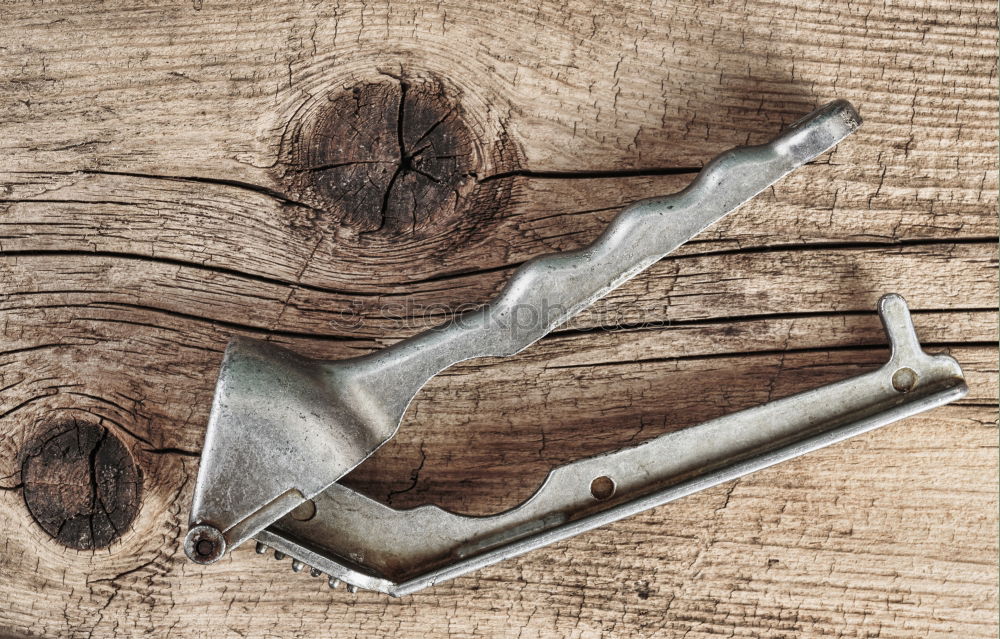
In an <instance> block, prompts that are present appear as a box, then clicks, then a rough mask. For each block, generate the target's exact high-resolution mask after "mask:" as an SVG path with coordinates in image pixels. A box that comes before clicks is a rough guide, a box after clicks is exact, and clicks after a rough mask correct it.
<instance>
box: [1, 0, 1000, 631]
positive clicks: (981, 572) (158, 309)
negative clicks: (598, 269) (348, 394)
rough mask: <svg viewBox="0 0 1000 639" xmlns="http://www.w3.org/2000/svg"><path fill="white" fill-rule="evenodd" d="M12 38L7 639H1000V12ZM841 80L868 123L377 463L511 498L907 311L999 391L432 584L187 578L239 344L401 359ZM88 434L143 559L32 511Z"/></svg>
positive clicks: (4, 101)
mask: <svg viewBox="0 0 1000 639" xmlns="http://www.w3.org/2000/svg"><path fill="white" fill-rule="evenodd" d="M0 21H2V23H3V24H4V27H5V28H4V33H3V34H0V83H2V85H3V86H4V87H5V89H6V90H5V91H3V92H0V151H2V153H0V340H2V341H0V432H3V433H4V435H3V437H0V531H3V532H2V533H0V539H2V540H3V553H2V555H0V575H2V579H0V581H3V583H4V584H6V585H7V587H4V588H0V637H4V638H6V637H7V636H11V637H21V636H70V637H88V638H90V637H106V636H118V635H126V634H127V635H137V634H140V633H145V634H152V635H155V636H158V635H162V634H169V635H170V636H179V637H180V636H192V637H194V636H206V635H211V636H309V635H316V634H337V635H344V636H365V637H369V636H378V635H383V634H390V633H391V634H397V635H402V636H411V635H416V634H420V635H422V636H427V637H437V636H445V635H448V636H455V637H480V636H487V637H495V636H515V635H516V636H521V637H541V636H558V637H596V636H605V635H606V636H684V637H709V636H717V635H722V634H724V635H728V636H767V637H788V636H803V637H805V636H819V635H835V636H852V637H871V636H878V637H882V638H885V637H912V636H945V635H948V636H951V635H959V636H965V637H991V636H992V637H995V636H996V633H997V627H996V623H995V622H996V614H997V597H996V592H997V588H998V576H997V566H996V563H995V561H994V558H995V556H996V553H997V549H998V540H997V491H998V482H997V451H996V432H997V430H996V428H997V404H996V398H997V393H998V384H997V377H998V372H997V363H996V362H997V348H996V342H997V338H998V336H997V305H996V300H997V290H998V287H997V255H996V244H995V242H996V237H997V218H996V206H995V204H996V199H997V195H998V179H997V157H996V145H997V130H996V104H997V99H998V95H997V88H996V49H995V46H996V39H997V26H996V25H997V23H996V7H995V5H992V4H987V3H985V2H980V1H978V0H969V1H963V2H959V3H957V4H956V3H949V4H948V5H947V6H945V5H944V4H942V3H940V2H932V3H916V2H910V1H909V0H901V1H898V2H892V3H884V2H874V1H873V0H862V1H860V2H852V3H850V4H843V3H841V4H836V3H834V4H831V3H819V2H814V1H810V2H806V3H801V2H800V3H776V2H773V1H771V0H751V1H750V2H746V3H741V4H739V5H732V4H725V3H722V4H717V3H701V2H697V3H696V2H674V1H670V0H663V1H661V0H657V1H655V2H652V3H636V2H625V3H621V4H618V5H613V6H612V5H607V4H599V3H594V2H589V1H586V0H570V1H568V2H550V1H543V2H527V1H526V0H513V1H512V2H507V3H503V4H499V5H491V4H489V3H478V4H475V3H473V4H471V5H470V4H469V3H460V2H453V1H451V0H445V1H443V2H424V1H423V0H414V1H412V2H407V3H384V4H381V5H376V4H372V3H368V2H355V1H354V0H342V1H340V2H337V3H332V4H322V3H321V4H317V5H313V4H310V3H305V4H301V3H297V2H292V1H291V0H280V1H279V2H273V3H267V4H263V3H255V2H248V1H247V0H223V1H220V2H215V1H214V0H213V1H212V2H204V1H203V0H192V2H191V3H190V4H187V5H183V6H181V5H177V4H167V3H145V4H143V5H142V6H141V7H140V6H134V5H126V4H124V3H111V4H104V5H101V6H100V7H97V6H91V5H90V4H88V3H81V2H76V3H74V2H69V1H60V2H58V3H49V4H46V5H41V6H39V5H33V4H30V3H15V4H9V5H5V6H4V7H3V8H0ZM404 85H405V87H404ZM355 89H356V90H357V92H355V91H354V90H355ZM833 97H843V98H848V99H850V100H852V101H853V102H854V103H855V104H856V105H858V107H859V108H860V109H861V111H862V113H863V115H864V117H865V119H866V125H865V126H864V127H863V128H862V130H861V131H860V132H859V133H858V134H857V135H855V136H852V138H851V139H850V140H848V141H847V142H845V143H844V144H842V145H841V146H839V147H838V148H837V149H836V150H835V151H834V152H832V153H830V154H828V155H826V156H825V157H823V158H821V159H820V160H819V161H817V162H815V163H813V164H811V165H809V166H808V167H805V168H804V169H802V170H801V171H799V172H797V173H795V174H793V175H792V176H790V177H789V178H787V179H786V180H784V181H783V182H782V183H780V184H779V185H777V186H776V187H775V188H773V189H771V190H769V191H768V192H766V193H764V194H762V195H761V196H760V197H758V198H757V199H755V200H754V201H753V202H752V203H750V204H749V205H747V206H746V207H744V208H743V209H741V210H740V211H738V212H737V213H735V214H733V215H732V216H730V217H729V218H727V219H726V220H724V221H723V222H721V223H720V224H718V225H717V226H716V227H714V228H712V229H709V230H708V231H706V232H705V233H703V234H701V235H700V236H698V237H697V238H695V240H694V241H692V242H691V243H689V244H688V245H686V246H685V247H682V249H681V250H680V251H678V252H677V254H676V255H675V256H672V257H670V258H668V259H666V260H663V261H662V262H660V263H658V264H657V265H655V266H654V267H653V268H651V269H650V271H648V272H647V273H645V274H643V275H641V276H640V277H638V278H637V279H636V280H634V281H633V282H631V283H629V284H627V285H626V286H625V287H623V288H622V289H620V290H618V291H616V292H615V293H614V294H612V295H610V296H609V297H608V298H606V299H605V300H603V301H602V302H600V303H599V304H597V305H596V306H595V307H594V308H592V309H591V310H589V311H587V312H585V313H583V314H581V315H580V316H579V317H577V318H576V319H575V320H574V321H573V322H572V323H570V324H569V325H567V326H565V327H563V328H562V329H561V330H560V331H559V332H557V333H556V334H553V335H551V336H550V337H548V338H546V339H544V340H542V341H541V342H540V343H539V344H537V345H536V346H534V347H533V348H532V349H529V350H528V351H526V352H525V353H523V354H521V355H519V356H517V357H514V358H511V359H506V360H479V361H473V362H468V363H465V364H463V365H460V366H458V367H455V368H454V369H451V370H449V371H447V372H446V373H445V374H444V375H442V376H440V377H438V378H435V379H434V380H432V382H431V383H430V384H429V385H428V386H427V388H426V389H425V390H424V391H422V392H421V394H420V395H418V397H417V399H416V400H415V402H414V404H413V406H412V408H411V410H410V411H409V412H408V413H407V415H406V417H405V419H404V424H403V426H402V428H401V430H400V434H399V435H398V436H397V437H396V438H395V439H394V440H393V441H392V442H390V444H388V445H387V446H386V447H384V448H383V449H382V450H380V451H379V453H378V454H377V455H376V456H374V457H373V458H372V459H371V460H369V461H368V462H366V463H365V464H364V465H362V466H361V467H360V468H359V469H357V470H356V471H355V472H354V473H353V474H352V475H351V476H350V477H349V478H348V480H347V481H348V482H349V483H351V484H352V485H353V486H355V487H357V488H358V489H360V490H363V491H365V492H366V493H368V494H370V495H372V496H373V497H375V498H376V499H379V500H381V501H383V502H385V503H390V504H392V505H394V506H402V507H405V506H413V505H417V504H420V503H424V502H426V501H433V502H436V503H440V504H443V505H446V506H448V507H451V508H456V509H459V510H463V511H468V512H480V513H482V512H492V511H495V510H498V509H501V508H505V507H509V506H512V505H514V504H516V503H517V501H519V500H520V499H522V498H524V497H526V496H527V495H529V494H530V493H531V491H532V490H533V489H534V488H535V487H536V486H537V485H538V482H539V481H541V479H542V478H543V477H544V475H545V473H546V472H547V471H548V469H550V468H551V467H553V466H554V465H558V464H560V463H563V462H566V461H569V460H572V459H575V458H578V457H579V456H582V455H589V454H594V453H598V452H601V451H604V450H608V449H612V448H615V447H617V446H621V445H626V444H628V443H634V442H636V441H641V440H642V439H645V438H649V437H653V436H656V435H657V434H660V433H663V432H667V431H669V430H672V429H677V428H683V427H686V426H688V425H691V424H694V423H697V422H698V421H701V420H703V419H708V418H711V417H714V416H717V415H720V414H724V413H728V412H730V411H733V410H738V409H740V408H744V407H748V406H752V405H755V404H758V403H761V402H764V401H767V400H768V399H773V398H777V397H782V396H786V395H788V394H790V393H794V392H797V391H799V390H803V389H806V388H811V387H814V386H816V385H819V384H824V383H828V382H832V381H835V380H837V379H842V378H844V377H846V376H848V375H852V374H855V373H858V372H861V371H864V370H870V369H871V368H873V367H875V366H877V365H878V364H879V363H880V362H881V361H883V360H884V358H885V356H886V350H885V347H884V336H883V334H882V332H881V329H880V327H879V325H878V322H877V319H876V317H875V315H874V313H873V311H872V309H873V308H874V304H875V301H876V300H877V298H878V296H879V295H881V294H883V293H886V292H889V291H896V292H899V293H902V294H903V295H904V296H906V298H907V299H908V300H909V302H910V304H911V306H912V307H913V309H914V311H915V316H914V317H915V322H916V324H917V329H918V331H919V333H920V336H921V338H922V340H923V341H924V342H925V343H926V344H928V345H929V346H928V348H929V349H930V350H933V351H946V352H950V353H951V354H952V355H953V356H954V357H956V358H957V359H958V360H959V361H960V362H961V363H962V365H963V368H964V370H965V372H966V375H967V378H968V381H969V385H970V394H969V396H968V397H967V398H966V399H965V400H963V401H961V402H959V403H957V404H956V405H953V406H949V407H946V408H943V409H940V410H937V411H935V412H933V413H929V414H926V415H921V416H918V417H914V418H911V419H908V420H905V421H904V422H902V423H900V424H896V425H893V426H891V427H888V428H886V429H882V430H880V431H877V432H875V433H871V434H868V435H866V436H863V437H860V438H857V439H855V440H852V441H850V442H846V443H844V444H841V445H838V446H835V447H832V448H828V449H824V450H822V451H819V452H817V453H815V454H812V455H810V456H809V457H807V458H803V459H800V460H796V461H793V462H791V463H788V464H784V465H781V466H779V467H776V468H773V469H769V470H767V471H763V472H761V473H758V474H756V475H753V476H751V477H748V478H744V479H742V480H740V481H738V482H734V483H730V484H728V485H726V486H720V487H717V488H715V489H712V490H709V491H706V492H704V493H701V494H698V495H695V496H692V497H690V498H687V499H685V500H682V501H680V502H677V503H675V504H671V505H669V506H667V507H664V508H660V509H656V510H654V511H652V512H650V513H646V514H643V515H641V516H639V517H635V518H632V519H629V520H626V521H623V522H619V523H617V524H615V525H613V526H609V527H607V528H604V529H601V530H598V531H594V532H592V533H589V534H587V535H584V536H582V537H579V538H575V539H573V540H570V541H567V542H564V543H562V544H558V545H556V546H553V547H551V548H548V549H545V550H543V551H540V552H537V553H534V554H532V555H529V556H526V557H523V558H520V559H517V560H514V561H510V562H506V563H503V564H500V565H497V566H494V567H491V568H489V569H487V570H484V571H481V572H479V573H476V574H474V575H470V576H467V577H463V578H461V579H459V580H456V581H454V582H451V583H447V584H443V585H441V586H438V587H435V588H433V589H430V590H428V591H426V592H422V593H419V594H417V595H415V596H413V597H410V598H407V599H403V600H398V601H397V600H386V599H385V598H383V597H381V596H377V595H374V594H371V593H368V594H360V595H357V596H354V595H348V594H347V593H345V592H343V591H338V592H333V593H331V592H329V591H328V590H327V589H325V587H322V586H321V584H320V583H319V580H310V579H309V578H307V577H304V576H302V575H294V574H292V573H291V571H289V570H288V569H287V568H288V566H287V562H285V563H282V564H279V563H278V562H274V561H264V560H263V559H261V558H259V557H257V556H256V555H254V554H253V552H252V550H249V549H245V548H244V549H238V550H237V551H236V552H235V553H234V554H233V555H232V557H230V558H227V559H226V560H224V561H222V562H220V563H219V564H216V565H214V566H211V567H208V568H203V567H198V566H194V565H193V564H190V563H189V562H187V561H186V559H185V558H184V557H183V553H182V552H181V551H180V548H179V544H178V540H179V539H180V538H181V536H182V533H183V531H184V529H185V527H186V517H187V510H188V507H189V503H190V502H189V499H190V492H191V487H192V483H193V481H194V477H195V475H196V473H197V453H198V451H199V449H200V446H201V441H202V438H203V435H204V424H205V422H206V420H207V411H208V408H209V406H210V402H211V395H212V390H213V385H214V377H215V374H216V371H217V367H218V363H219V360H220V358H221V353H222V349H223V348H224V345H225V343H226V341H227V340H228V339H229V337H230V336H231V335H233V334H234V333H238V334H246V335H252V336H255V337H260V338H266V339H270V340H272V341H274V342H276V343H279V344H282V345H285V346H289V347H292V348H295V349H297V350H299V351H301V352H304V353H310V354H313V355H316V356H323V357H338V358H339V357H349V356H352V355H357V354H360V353H365V352H370V351H371V350H372V349H374V348H378V347H381V346H383V345H385V344H387V343H391V342H394V341H396V340H398V339H400V338H403V337H406V336H408V335H410V334H412V333H414V332H415V331H417V330H419V329H420V328H423V327H426V326H429V325H432V324H434V323H436V322H438V321H440V320H441V319H443V318H445V317H447V316H449V315H450V313H451V312H453V311H454V310H456V309H458V308H460V307H461V305H464V304H468V303H482V302H484V301H486V300H488V299H489V297H490V296H491V295H493V294H495V293H496V291H497V290H498V289H499V287H500V286H502V284H503V282H504V281H505V280H506V278H507V277H509V274H510V273H511V272H512V270H513V269H514V268H515V267H516V266H517V265H518V264H520V263H522V262H523V261H525V260H526V259H529V258H530V257H532V256H534V255H537V254H539V253H543V252H550V251H559V250H571V249H574V248H578V247H580V246H583V245H585V244H587V243H588V242H590V241H591V240H593V239H594V238H595V237H596V236H597V234H598V233H599V232H600V231H601V230H602V229H603V227H604V226H605V225H606V224H607V222H608V221H609V220H610V219H612V218H613V216H614V215H615V214H616V213H617V212H618V211H619V210H621V208H622V207H623V206H624V205H626V204H628V203H629V202H631V201H633V200H635V199H638V198H642V197H648V196H653V195H660V194H663V193H669V192H673V191H676V190H678V189H680V188H683V186H684V185H685V184H687V183H688V182H689V181H690V180H691V179H692V177H693V175H694V172H695V171H696V170H697V168H698V167H700V166H701V165H703V164H704V163H705V162H706V161H707V160H708V159H709V158H710V157H712V156H713V155H714V154H715V153H717V152H719V151H721V150H723V149H725V148H728V147H730V146H732V145H734V144H743V143H756V142H759V141H762V140H764V139H766V138H767V137H769V136H770V135H772V134H773V133H774V132H775V131H777V130H778V129H780V128H781V127H782V126H783V125H786V124H788V123H790V122H791V121H793V120H794V119H796V118H797V117H799V116H800V115H802V114H804V113H806V112H807V111H809V110H810V109H811V108H813V107H814V106H815V105H817V104H819V103H821V102H824V101H826V100H828V99H831V98H833ZM449 136H450V138H454V139H450V138H449ZM446 138H449V139H446ZM421 143H423V144H424V145H425V146H426V145H427V144H429V145H430V146H428V147H427V148H429V149H430V150H431V151H433V152H434V156H433V157H431V156H429V155H426V152H425V151H423V150H421V148H420V144H421ZM397 147H398V148H397ZM448 149H450V152H449V151H448ZM420 153H425V155H423V156H421V155H420ZM341 161H343V163H344V165H345V166H338V167H335V168H324V167H323V166H322V165H331V164H339V163H341ZM368 163H372V164H368ZM420 171H424V172H425V173H427V172H430V174H433V175H434V178H435V180H436V181H435V180H431V179H430V178H427V177H426V176H423V177H421V175H420ZM393 175H395V177H396V182H395V183H393V182H392V180H391V179H390V178H391V176H393ZM355 190H356V192H357V195H356V196H351V195H349V192H352V193H353V192H355ZM452 196H453V197H452ZM74 420H75V421H76V422H77V423H83V424H94V425H97V426H99V427H101V428H105V429H107V432H108V433H110V434H111V435H113V436H114V437H116V438H117V439H119V440H120V441H122V442H123V443H124V444H125V445H126V446H127V448H128V449H129V450H130V452H131V453H132V455H133V456H134V458H135V461H136V463H137V464H138V468H139V469H140V471H141V473H142V480H143V483H142V502H141V508H140V509H139V513H138V516H137V518H136V519H135V520H134V522H133V523H132V524H131V526H130V528H129V530H128V531H125V532H124V534H123V535H122V536H121V538H120V539H119V540H118V541H116V542H114V543H113V544H112V545H111V546H110V547H109V548H107V549H99V550H74V549H70V548H67V547H66V546H64V545H62V544H60V543H58V542H56V541H55V539H53V538H52V537H50V536H49V534H48V533H46V532H45V531H44V530H43V529H42V528H41V527H40V526H39V525H38V524H37V523H36V522H35V521H34V520H33V518H32V516H31V514H30V513H29V511H28V509H27V508H26V506H25V494H26V493H25V491H24V490H23V486H22V484H23V483H24V482H25V481H39V478H38V477H36V476H32V477H28V478H25V477H22V476H21V473H20V469H21V464H22V462H23V460H24V458H25V456H26V455H27V454H29V453H28V452H27V451H28V450H29V449H32V447H33V446H36V443H35V442H36V441H37V438H38V437H39V436H40V435H43V434H44V433H46V432H47V431H48V429H50V428H51V427H53V425H58V424H67V423H69V424H72V423H74ZM81 446H82V444H81ZM95 450H96V449H95ZM69 470H73V469H69ZM84 474H86V473H84ZM67 477H69V475H68V474H67ZM42 479H44V478H42ZM76 479H77V478H76V477H75V476H74V477H70V479H67V480H66V481H65V483H66V489H67V490H66V491H65V492H66V493H72V492H73V491H74V490H75V491H77V492H79V490H80V488H81V485H82V484H80V483H79V482H76ZM74 482H76V483H74ZM84 487H85V486H84ZM55 492H56V493H58V492H59V491H55ZM74 494H75V493H74ZM102 503H103V502H102Z"/></svg>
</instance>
